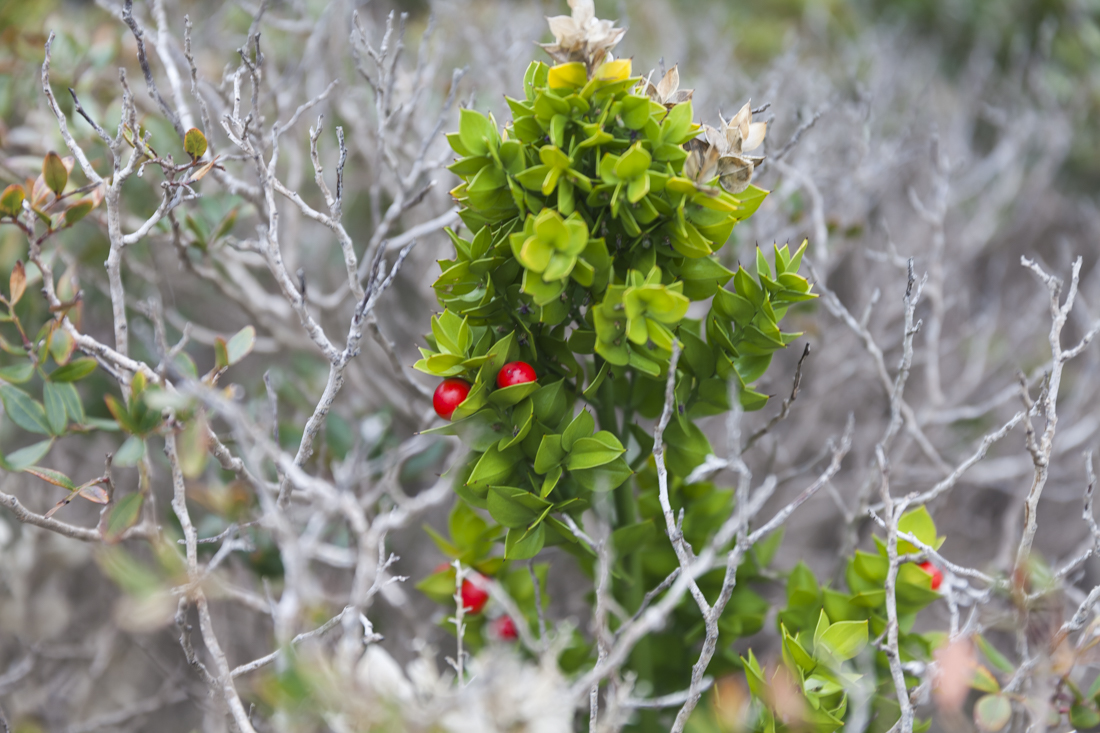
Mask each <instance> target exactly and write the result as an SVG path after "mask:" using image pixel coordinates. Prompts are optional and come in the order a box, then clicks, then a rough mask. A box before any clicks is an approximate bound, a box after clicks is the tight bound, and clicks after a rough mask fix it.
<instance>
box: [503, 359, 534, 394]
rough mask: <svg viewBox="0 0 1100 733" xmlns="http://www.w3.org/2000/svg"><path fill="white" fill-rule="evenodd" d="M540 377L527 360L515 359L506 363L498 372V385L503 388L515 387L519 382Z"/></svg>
mask: <svg viewBox="0 0 1100 733" xmlns="http://www.w3.org/2000/svg"><path fill="white" fill-rule="evenodd" d="M536 379H538V376H536V375H535V370H534V369H533V368H532V367H531V365H530V364H528V363H527V362H525V361H513V362H511V363H510V364H505V365H504V366H503V367H501V368H500V371H499V372H498V373H497V386H498V387H500V388H501V389H504V388H505V387H514V386H515V385H517V384H527V383H528V382H534V381H535V380H536Z"/></svg>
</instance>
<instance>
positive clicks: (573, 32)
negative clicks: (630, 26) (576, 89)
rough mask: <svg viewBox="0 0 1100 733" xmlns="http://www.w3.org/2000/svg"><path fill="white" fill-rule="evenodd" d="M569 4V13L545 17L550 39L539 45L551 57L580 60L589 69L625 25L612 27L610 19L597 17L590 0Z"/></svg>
mask: <svg viewBox="0 0 1100 733" xmlns="http://www.w3.org/2000/svg"><path fill="white" fill-rule="evenodd" d="M569 7H570V8H572V9H573V14H572V15H556V16H554V17H552V18H547V19H546V21H547V22H548V23H549V24H550V32H551V33H553V34H554V43H543V44H540V45H541V46H542V47H543V48H544V49H546V52H547V53H549V54H550V56H551V57H553V59H554V61H556V62H558V63H566V62H569V61H583V62H584V63H585V65H586V66H587V67H588V69H589V71H591V70H592V69H594V68H595V67H596V66H598V65H599V64H600V63H601V62H602V61H604V60H605V57H606V56H608V51H610V50H611V49H613V48H614V47H615V46H616V45H618V43H619V41H621V40H622V38H623V34H624V33H626V29H625V28H616V27H615V21H613V20H600V19H598V18H597V17H596V7H595V5H593V3H592V0H569Z"/></svg>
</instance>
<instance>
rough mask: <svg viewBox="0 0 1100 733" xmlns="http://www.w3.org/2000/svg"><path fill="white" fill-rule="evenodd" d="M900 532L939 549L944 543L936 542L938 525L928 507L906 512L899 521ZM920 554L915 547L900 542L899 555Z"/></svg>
mask: <svg viewBox="0 0 1100 733" xmlns="http://www.w3.org/2000/svg"><path fill="white" fill-rule="evenodd" d="M898 531H899V532H905V533H907V534H911V535H913V536H914V537H916V538H917V539H918V540H920V541H921V542H923V543H924V544H926V545H928V546H930V547H932V549H938V548H939V546H940V545H941V544H943V543H942V542H937V541H936V523H935V522H934V521H932V515H931V514H929V513H928V508H927V507H923V506H922V507H920V508H918V509H913V510H912V511H909V512H906V513H905V514H903V515H902V517H901V519H899V520H898ZM915 552H920V550H918V549H917V547H916V546H915V545H913V544H912V543H911V542H906V541H905V540H898V554H899V555H908V554H910V553H915Z"/></svg>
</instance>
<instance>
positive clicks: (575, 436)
mask: <svg viewBox="0 0 1100 733" xmlns="http://www.w3.org/2000/svg"><path fill="white" fill-rule="evenodd" d="M595 427H596V421H595V420H594V419H593V418H592V414H591V413H589V412H588V410H581V411H580V412H579V413H577V415H576V417H574V418H573V421H572V422H571V423H569V427H567V428H566V429H565V432H563V433H562V435H561V449H562V450H563V451H565V452H566V453H568V452H569V451H571V450H572V449H573V443H574V442H576V441H577V440H579V439H580V438H586V437H588V436H589V435H591V434H592V431H593V430H594V429H595Z"/></svg>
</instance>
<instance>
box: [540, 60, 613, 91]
mask: <svg viewBox="0 0 1100 733" xmlns="http://www.w3.org/2000/svg"><path fill="white" fill-rule="evenodd" d="M628 63H629V62H628ZM546 81H547V84H548V85H549V86H550V88H551V89H568V88H572V87H583V86H584V85H585V84H587V83H588V70H587V69H586V68H585V67H584V64H582V63H581V62H580V61H571V62H569V63H568V64H558V65H557V66H552V67H550V74H549V76H547V80H546Z"/></svg>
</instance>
